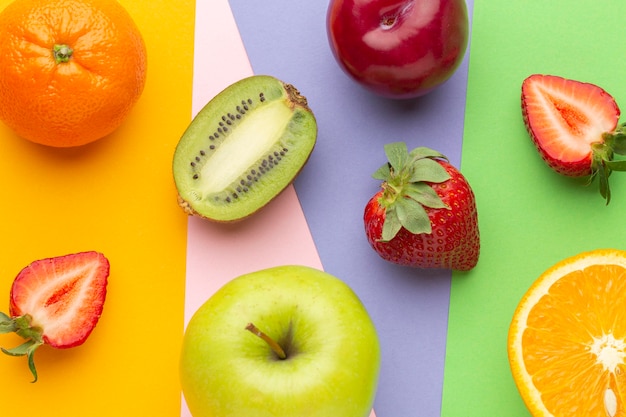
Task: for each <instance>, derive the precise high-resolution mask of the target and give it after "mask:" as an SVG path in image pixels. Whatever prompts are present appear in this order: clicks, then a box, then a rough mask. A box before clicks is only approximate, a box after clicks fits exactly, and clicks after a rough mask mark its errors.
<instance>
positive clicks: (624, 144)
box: [521, 74, 626, 204]
mask: <svg viewBox="0 0 626 417" xmlns="http://www.w3.org/2000/svg"><path fill="white" fill-rule="evenodd" d="M521 99H522V116H523V118H524V124H525V125H526V129H527V130H528V133H529V134H530V137H531V139H532V141H533V142H534V144H535V146H536V148H537V150H538V151H539V154H540V155H541V157H542V159H543V160H544V161H545V162H546V163H547V164H548V166H549V167H550V168H552V169H553V170H554V171H556V172H557V173H559V174H561V175H565V176H568V177H586V176H588V177H589V183H591V182H592V181H593V180H594V179H595V178H596V177H597V178H598V183H599V186H600V194H601V195H602V197H604V199H605V200H606V204H609V202H610V201H611V189H610V187H609V176H610V175H611V172H613V171H626V161H625V160H623V159H622V160H617V159H616V158H615V156H616V155H626V126H625V125H621V126H618V125H617V123H618V120H619V117H620V109H619V107H618V106H617V103H616V102H615V100H614V99H613V97H612V96H611V95H610V94H609V93H607V92H606V91H605V90H604V89H602V88H601V87H598V86H597V85H594V84H590V83H584V82H580V81H575V80H569V79H566V78H562V77H558V76H555V75H542V74H533V75H531V76H529V77H527V78H526V79H525V80H524V81H523V82H522V98H521Z"/></svg>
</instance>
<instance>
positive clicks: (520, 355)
mask: <svg viewBox="0 0 626 417" xmlns="http://www.w3.org/2000/svg"><path fill="white" fill-rule="evenodd" d="M508 353H509V362H510V365H511V371H512V373H513V378H514V380H515V383H516V385H517V387H518V389H519V392H520V395H521V396H522V398H523V400H524V402H525V403H526V405H527V407H528V409H529V410H530V411H531V413H532V415H533V416H555V417H562V416H563V417H564V416H571V417H574V416H576V417H579V416H588V417H596V416H597V417H624V416H626V403H625V401H626V367H625V366H626V251H620V250H614V249H604V250H595V251H590V252H584V253H581V254H579V255H576V256H574V257H571V258H568V259H565V260H563V261H561V262H559V263H557V264H556V265H554V266H553V267H552V268H550V269H548V270H547V271H546V272H544V273H543V274H542V275H541V276H540V277H539V278H538V279H537V280H536V281H535V283H534V284H533V285H532V286H531V287H530V289H529V290H528V291H527V292H526V294H525V295H524V296H523V298H522V300H521V302H520V303H519V305H518V307H517V309H516V310H515V313H514V316H513V320H512V323H511V326H510V329H509V338H508Z"/></svg>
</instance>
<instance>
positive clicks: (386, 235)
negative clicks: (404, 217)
mask: <svg viewBox="0 0 626 417" xmlns="http://www.w3.org/2000/svg"><path fill="white" fill-rule="evenodd" d="M401 228H402V223H400V219H399V218H398V214H397V213H396V208H395V206H392V207H389V208H387V210H386V211H385V221H384V223H383V232H382V236H381V239H380V240H381V241H382V242H388V241H390V240H391V239H393V238H394V237H395V236H396V235H397V234H398V232H399V231H400V229H401Z"/></svg>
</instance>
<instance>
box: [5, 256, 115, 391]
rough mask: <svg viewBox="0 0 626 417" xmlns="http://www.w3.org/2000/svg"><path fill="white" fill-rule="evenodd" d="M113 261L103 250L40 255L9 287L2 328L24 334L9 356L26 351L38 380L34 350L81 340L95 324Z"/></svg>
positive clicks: (35, 379) (84, 338) (72, 343)
mask: <svg viewBox="0 0 626 417" xmlns="http://www.w3.org/2000/svg"><path fill="white" fill-rule="evenodd" d="M108 276H109V261H108V260H107V259H106V258H105V257H104V255H102V254H101V253H99V252H94V251H91V252H80V253H74V254H70V255H65V256H58V257H55V258H46V259H40V260H38V261H35V262H32V263H31V264H30V265H28V266H27V267H25V268H24V269H22V270H21V271H20V273H19V274H18V275H17V277H16V278H15V280H14V281H13V285H12V286H11V295H10V304H9V314H10V315H7V314H5V313H0V333H10V332H15V333H17V334H18V335H19V336H21V337H22V338H24V339H25V341H24V343H22V344H21V345H19V346H17V347H14V348H12V349H5V348H2V349H1V350H2V352H4V353H6V354H7V355H11V356H26V357H27V359H28V366H29V368H30V371H31V373H32V374H33V377H34V381H33V382H35V381H37V370H36V369H35V362H34V354H35V351H36V350H37V349H38V348H39V347H40V346H43V345H49V346H51V347H53V348H57V349H66V348H71V347H75V346H78V345H80V344H82V343H83V342H84V341H85V340H86V339H87V337H88V336H89V335H90V334H91V332H92V330H93V329H94V327H95V326H96V323H97V322H98V319H99V318H100V315H101V314H102V308H103V305H104V300H105V297H106V286H107V281H108Z"/></svg>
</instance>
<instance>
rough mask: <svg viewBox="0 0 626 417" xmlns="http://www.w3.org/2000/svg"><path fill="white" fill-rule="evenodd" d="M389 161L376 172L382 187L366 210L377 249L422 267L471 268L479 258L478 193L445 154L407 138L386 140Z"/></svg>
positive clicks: (385, 256)
mask: <svg viewBox="0 0 626 417" xmlns="http://www.w3.org/2000/svg"><path fill="white" fill-rule="evenodd" d="M385 153H386V155H387V158H388V159H389V162H388V163H386V164H384V165H383V166H382V167H380V168H379V169H378V171H376V172H375V173H374V175H373V177H374V178H376V179H379V180H382V181H383V183H382V190H381V191H379V192H378V193H377V194H376V195H374V197H372V198H371V199H370V201H369V202H368V203H367V206H366V207H365V214H364V216H363V219H364V222H365V232H366V235H367V239H368V241H369V243H370V244H371V245H372V247H373V248H374V250H375V251H376V252H377V253H378V254H379V255H380V256H381V257H382V258H383V259H385V260H387V261H389V262H393V263H396V264H400V265H406V266H411V267H419V268H447V269H454V270H459V271H467V270H470V269H472V268H474V266H476V263H477V262H478V255H479V253H480V237H479V231H478V214H477V211H476V201H475V198H474V193H473V191H472V189H471V188H470V185H469V183H468V182H467V180H466V179H465V177H464V176H463V175H462V174H461V173H460V172H459V171H458V170H457V169H456V168H455V167H454V166H452V165H451V164H450V163H448V161H447V159H446V158H445V156H443V155H442V154H440V153H439V152H437V151H434V150H432V149H428V148H424V147H420V148H416V149H414V150H413V151H411V152H410V153H409V152H408V149H407V146H406V144H405V143H403V142H396V143H390V144H388V145H386V146H385Z"/></svg>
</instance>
